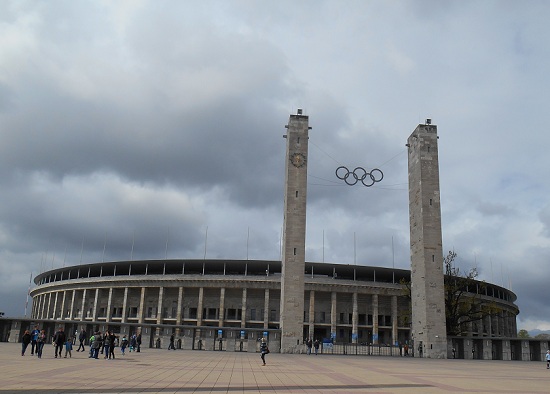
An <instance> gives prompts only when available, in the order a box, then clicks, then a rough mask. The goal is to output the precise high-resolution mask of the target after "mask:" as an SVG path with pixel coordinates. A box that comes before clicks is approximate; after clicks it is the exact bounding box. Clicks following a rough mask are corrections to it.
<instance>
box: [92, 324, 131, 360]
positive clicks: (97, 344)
mask: <svg viewBox="0 0 550 394" xmlns="http://www.w3.org/2000/svg"><path fill="white" fill-rule="evenodd" d="M118 346H120V353H121V354H122V355H123V356H125V355H126V348H128V346H129V351H130V352H131V351H136V352H140V351H141V333H139V334H137V335H136V334H133V335H132V336H131V337H130V340H128V338H127V337H126V335H123V336H122V339H121V340H119V337H118V336H116V335H115V334H114V333H113V332H112V331H111V330H107V331H106V332H105V333H104V334H102V333H101V332H100V331H96V332H95V333H94V334H93V335H92V336H91V337H90V356H89V358H95V359H98V358H99V354H100V353H101V354H102V355H103V358H104V359H106V360H114V359H115V348H116V347H118Z"/></svg>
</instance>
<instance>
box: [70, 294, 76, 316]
mask: <svg viewBox="0 0 550 394" xmlns="http://www.w3.org/2000/svg"><path fill="white" fill-rule="evenodd" d="M75 297H76V290H74V289H73V295H72V297H71V310H70V312H69V320H73V315H74V299H75Z"/></svg>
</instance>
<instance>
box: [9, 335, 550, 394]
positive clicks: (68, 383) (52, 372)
mask: <svg viewBox="0 0 550 394" xmlns="http://www.w3.org/2000/svg"><path fill="white" fill-rule="evenodd" d="M64 352H65V351H64V350H63V354H64ZM100 357H102V356H101V355H100ZM266 359H267V365H266V366H262V365H261V360H260V355H259V354H257V353H232V352H213V351H192V350H176V351H168V350H165V349H144V350H143V351H142V352H141V353H128V354H127V355H126V356H125V357H122V356H121V355H119V349H118V348H117V359H115V360H104V359H103V358H100V359H98V360H95V359H89V358H88V353H82V352H80V353H78V352H76V351H74V350H73V355H72V358H67V359H65V358H60V359H55V358H54V349H53V346H52V345H48V346H46V348H45V349H44V354H43V357H42V359H38V358H37V357H36V356H31V355H30V346H29V348H28V349H27V353H26V355H25V356H24V357H21V345H20V344H10V343H0V379H1V384H0V393H446V392H450V393H549V392H550V370H548V369H546V364H545V363H543V362H525V361H483V360H475V361H472V360H431V359H418V358H405V357H382V356H332V355H330V356H329V355H319V356H315V355H310V356H307V355H289V354H276V353H271V354H269V355H267V356H266Z"/></svg>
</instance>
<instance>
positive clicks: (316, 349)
mask: <svg viewBox="0 0 550 394" xmlns="http://www.w3.org/2000/svg"><path fill="white" fill-rule="evenodd" d="M313 348H314V349H315V355H316V356H317V354H318V353H319V340H318V339H316V340H315V342H313Z"/></svg>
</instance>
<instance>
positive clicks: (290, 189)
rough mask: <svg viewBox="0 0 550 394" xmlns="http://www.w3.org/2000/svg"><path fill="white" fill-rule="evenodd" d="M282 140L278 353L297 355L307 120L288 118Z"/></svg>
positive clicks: (301, 310) (300, 334) (301, 304)
mask: <svg viewBox="0 0 550 394" xmlns="http://www.w3.org/2000/svg"><path fill="white" fill-rule="evenodd" d="M286 128H287V134H286V135H285V136H284V137H285V138H286V160H285V163H286V164H285V191H284V221H283V256H282V272H281V304H280V316H279V323H280V328H281V352H282V353H299V352H301V351H302V350H303V349H302V347H301V346H300V342H301V341H302V340H303V335H304V332H303V331H304V270H305V241H306V197H307V160H308V138H309V136H308V134H309V129H310V127H309V118H308V117H307V116H305V115H302V110H301V109H299V110H298V113H297V115H290V118H289V121H288V125H287V126H286Z"/></svg>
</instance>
